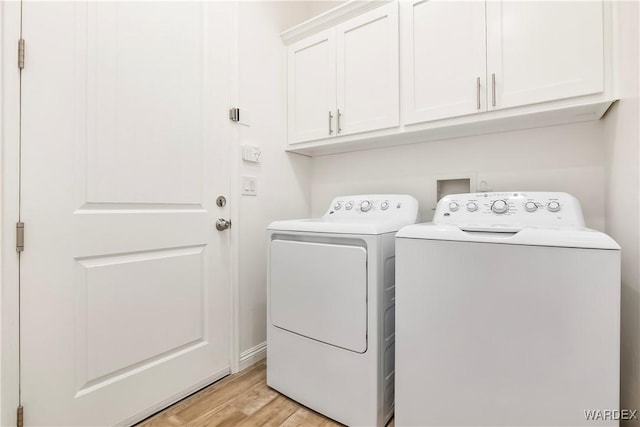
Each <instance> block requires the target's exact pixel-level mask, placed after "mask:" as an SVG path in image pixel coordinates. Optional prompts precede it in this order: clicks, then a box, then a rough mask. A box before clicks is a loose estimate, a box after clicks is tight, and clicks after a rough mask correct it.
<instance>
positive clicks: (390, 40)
mask: <svg viewBox="0 0 640 427" xmlns="http://www.w3.org/2000/svg"><path fill="white" fill-rule="evenodd" d="M336 37H337V53H338V55H337V65H338V74H337V81H338V86H337V97H338V105H337V111H336V114H337V115H338V117H339V119H340V121H339V126H338V131H339V133H338V135H349V134H353V133H358V132H366V131H370V130H376V129H383V128H388V127H392V126H398V125H399V124H400V115H399V95H398V91H399V81H398V67H399V65H398V5H397V4H396V3H389V4H387V5H385V6H383V7H379V8H377V9H374V10H372V11H370V12H367V13H365V14H363V15H360V16H359V17H357V18H354V19H351V20H349V21H346V22H344V23H342V24H340V25H338V26H337V27H336Z"/></svg>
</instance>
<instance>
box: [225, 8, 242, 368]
mask: <svg viewBox="0 0 640 427" xmlns="http://www.w3.org/2000/svg"><path fill="white" fill-rule="evenodd" d="M232 7H233V12H232V13H233V17H232V19H233V24H232V28H233V29H232V33H233V34H236V35H237V34H238V32H239V30H240V28H239V23H238V3H237V2H233V6H232ZM238 39H239V37H233V46H232V47H231V53H230V61H229V62H230V65H229V67H230V82H229V90H230V97H229V100H230V105H229V108H231V107H239V105H238V104H237V103H238V100H239V98H240V97H239V90H240V84H239V82H238V76H239V75H240V73H239V59H238ZM229 128H230V130H229V156H230V158H229V164H230V165H231V167H230V171H229V174H230V177H229V178H230V182H229V195H228V197H227V200H228V202H229V216H230V220H231V224H232V226H231V229H229V232H230V233H231V247H230V248H229V250H230V259H231V261H230V262H231V266H230V268H231V277H230V279H231V342H230V347H231V354H230V362H231V363H230V366H231V373H236V372H239V371H240V369H241V368H240V357H241V355H240V250H239V248H240V230H241V229H242V226H241V224H240V212H239V210H240V209H239V207H240V197H239V194H240V167H241V164H240V163H241V160H239V159H240V158H241V155H240V153H239V148H238V140H239V137H238V127H237V126H234V125H233V124H230V125H229Z"/></svg>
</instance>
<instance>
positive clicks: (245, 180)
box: [242, 176, 258, 196]
mask: <svg viewBox="0 0 640 427" xmlns="http://www.w3.org/2000/svg"><path fill="white" fill-rule="evenodd" d="M242 195H243V196H257V195H258V179H257V178H256V177H255V176H243V177H242Z"/></svg>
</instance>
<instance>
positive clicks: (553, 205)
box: [547, 202, 560, 212]
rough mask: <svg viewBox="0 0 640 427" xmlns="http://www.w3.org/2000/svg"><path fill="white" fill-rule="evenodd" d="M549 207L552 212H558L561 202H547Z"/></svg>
mask: <svg viewBox="0 0 640 427" xmlns="http://www.w3.org/2000/svg"><path fill="white" fill-rule="evenodd" d="M547 209H549V211H550V212H558V211H559V210H560V203H559V202H549V204H547Z"/></svg>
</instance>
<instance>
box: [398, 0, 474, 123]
mask: <svg viewBox="0 0 640 427" xmlns="http://www.w3.org/2000/svg"><path fill="white" fill-rule="evenodd" d="M401 7H402V10H401V13H402V23H403V25H402V29H403V41H404V43H403V45H402V50H401V58H402V59H401V60H402V72H403V75H402V77H403V78H402V82H403V110H402V111H403V117H404V123H406V124H411V123H419V122H426V121H430V120H437V119H443V118H448V117H457V116H463V115H467V114H473V113H479V112H482V111H486V108H487V105H486V89H487V88H486V37H485V5H484V2H483V1H468V2H458V1H453V2H452V1H448V0H442V1H439V0H426V1H425V0H420V1H414V2H403V3H401Z"/></svg>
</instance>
